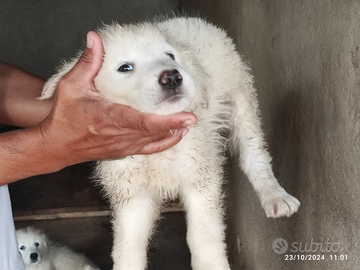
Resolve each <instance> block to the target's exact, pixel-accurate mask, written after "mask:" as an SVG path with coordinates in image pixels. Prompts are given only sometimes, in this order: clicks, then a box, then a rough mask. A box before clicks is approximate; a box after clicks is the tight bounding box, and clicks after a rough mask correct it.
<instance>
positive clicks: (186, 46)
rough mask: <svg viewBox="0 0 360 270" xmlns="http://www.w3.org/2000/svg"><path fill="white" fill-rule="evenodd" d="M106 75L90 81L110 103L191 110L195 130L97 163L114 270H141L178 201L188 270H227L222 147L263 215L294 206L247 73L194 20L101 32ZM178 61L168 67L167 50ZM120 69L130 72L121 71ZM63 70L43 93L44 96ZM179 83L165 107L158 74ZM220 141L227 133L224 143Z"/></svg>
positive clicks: (221, 39) (223, 42) (229, 45)
mask: <svg viewBox="0 0 360 270" xmlns="http://www.w3.org/2000/svg"><path fill="white" fill-rule="evenodd" d="M100 34H101V37H102V40H103V43H104V46H105V56H104V63H103V66H102V69H101V71H100V73H99V74H98V76H97V77H96V79H95V84H96V87H97V88H98V90H99V91H100V92H101V93H102V94H103V95H104V96H105V97H106V98H107V99H109V100H111V101H114V102H118V103H122V104H127V105H130V106H132V107H134V108H136V109H138V110H141V111H144V112H151V113H156V114H171V113H174V112H179V111H189V112H193V113H195V114H196V115H197V117H198V124H197V125H196V126H193V127H190V132H189V134H187V135H186V136H185V137H184V138H183V140H182V141H181V142H180V143H179V144H177V145H176V146H174V147H172V148H171V149H169V150H166V151H164V152H162V153H158V154H152V155H148V156H131V157H127V158H125V159H121V160H108V161H100V162H99V163H98V165H97V176H98V177H99V179H100V181H101V183H102V185H103V186H104V189H105V191H106V193H107V195H108V197H109V200H110V202H111V205H112V208H113V225H114V248H113V254H112V255H113V259H114V269H115V270H130V269H131V270H144V269H145V268H146V250H147V245H148V239H149V237H150V236H151V232H152V230H153V227H154V223H155V221H156V220H157V219H158V217H159V214H160V208H161V205H162V204H163V202H164V201H167V200H168V199H174V198H176V197H180V200H181V202H182V203H183V205H184V209H185V210H186V218H187V225H188V233H187V242H188V245H189V247H190V250H191V255H192V268H193V269H194V270H228V269H230V267H229V264H228V260H227V257H226V246H225V242H224V222H223V206H222V204H223V200H222V197H223V193H222V190H221V186H222V183H223V168H222V165H223V162H224V152H225V150H226V149H227V148H229V149H230V150H231V152H232V153H233V154H234V156H238V155H239V156H240V158H239V160H240V162H239V163H240V166H241V168H242V169H243V171H244V172H245V173H246V175H247V176H248V178H249V180H250V182H251V184H252V185H253V187H254V189H255V191H256V192H257V194H258V196H259V199H260V202H261V205H262V207H263V208H264V210H265V214H266V216H268V217H281V216H290V215H292V214H293V213H294V212H296V211H297V210H298V208H299V206H300V203H299V201H298V200H297V199H296V198H294V197H292V196H291V195H289V194H288V193H287V192H286V191H285V190H284V189H283V188H282V187H281V186H280V185H279V184H278V182H277V180H276V179H275V177H274V174H273V172H272V168H271V165H270V161H271V158H270V155H269V153H268V152H267V150H266V147H265V143H264V136H263V133H262V131H261V123H260V117H259V111H258V104H257V98H256V93H255V89H254V88H253V81H252V77H251V75H250V74H249V69H248V67H247V66H246V65H245V64H244V63H243V62H242V61H241V59H240V56H239V54H238V53H237V52H236V50H235V46H234V44H233V42H232V40H231V39H230V38H229V37H228V36H227V35H226V33H225V32H224V31H223V30H221V29H219V28H217V27H215V26H213V25H211V24H209V23H207V22H205V21H203V20H201V19H198V18H182V17H181V18H173V19H168V20H165V21H160V22H156V23H143V24H138V25H128V26H119V25H111V26H106V27H105V28H103V29H101V30H100ZM169 52H170V53H172V54H173V55H174V56H175V61H174V60H172V59H171V58H170V57H169V56H168V55H167V53H169ZM124 63H131V64H133V65H134V70H133V71H131V72H128V73H121V72H118V71H117V69H118V67H119V66H121V65H122V64H124ZM73 64H74V62H72V63H70V64H66V65H65V66H64V68H63V69H62V70H61V71H60V72H59V73H58V74H57V75H55V77H53V78H52V79H51V80H50V81H49V82H48V83H47V85H46V87H45V89H44V94H43V98H48V97H50V96H51V95H52V94H53V92H54V91H55V88H56V84H57V82H58V81H59V79H60V78H61V76H62V75H63V74H65V73H66V72H67V71H68V70H70V69H71V67H72V66H73ZM171 69H177V70H178V71H179V72H180V73H181V75H182V76H183V83H182V86H181V90H182V91H183V92H184V93H183V96H182V98H181V100H180V101H177V102H175V103H174V102H171V101H169V100H164V98H163V90H162V89H161V87H160V85H159V83H158V78H159V76H160V73H161V72H162V71H164V70H171ZM224 135H226V136H224Z"/></svg>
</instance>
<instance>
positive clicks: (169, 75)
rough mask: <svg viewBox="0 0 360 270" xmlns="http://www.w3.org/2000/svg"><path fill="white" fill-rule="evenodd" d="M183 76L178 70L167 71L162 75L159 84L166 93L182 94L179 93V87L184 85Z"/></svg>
mask: <svg viewBox="0 0 360 270" xmlns="http://www.w3.org/2000/svg"><path fill="white" fill-rule="evenodd" d="M182 80H183V79H182V76H181V74H180V72H179V71H178V70H176V69H173V70H165V71H163V72H162V73H161V74H160V77H159V83H160V85H161V88H162V89H163V90H164V91H170V92H172V93H171V94H172V95H174V94H180V93H177V92H178V87H179V86H180V85H181V83H182Z"/></svg>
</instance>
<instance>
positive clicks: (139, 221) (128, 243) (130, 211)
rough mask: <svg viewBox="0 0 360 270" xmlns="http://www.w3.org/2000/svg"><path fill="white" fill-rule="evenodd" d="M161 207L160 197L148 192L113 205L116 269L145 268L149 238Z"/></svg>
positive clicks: (138, 269)
mask: <svg viewBox="0 0 360 270" xmlns="http://www.w3.org/2000/svg"><path fill="white" fill-rule="evenodd" d="M160 207H161V200H160V199H159V198H156V197H155V196H152V195H150V194H148V193H145V192H144V193H139V194H136V195H135V196H133V197H131V198H128V199H127V200H126V201H124V203H123V204H122V205H118V206H115V207H114V206H113V215H114V220H113V229H114V246H113V252H112V257H113V260H114V268H113V269H114V270H145V269H146V265H147V246H148V240H149V238H150V236H151V233H152V230H153V227H154V224H155V221H156V220H157V218H158V217H159V215H160Z"/></svg>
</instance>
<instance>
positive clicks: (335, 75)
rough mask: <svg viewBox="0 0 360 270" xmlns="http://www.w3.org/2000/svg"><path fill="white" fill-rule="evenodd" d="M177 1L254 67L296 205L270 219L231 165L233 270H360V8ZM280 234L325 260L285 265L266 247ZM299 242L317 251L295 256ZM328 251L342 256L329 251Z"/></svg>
mask: <svg viewBox="0 0 360 270" xmlns="http://www.w3.org/2000/svg"><path fill="white" fill-rule="evenodd" d="M181 5H182V7H183V8H184V9H185V10H186V11H188V12H189V11H192V10H199V11H200V13H201V14H203V15H205V16H206V17H207V18H209V19H210V20H211V21H213V22H215V23H217V24H219V25H221V26H223V27H224V28H226V29H227V30H228V32H229V33H230V35H231V36H232V37H233V38H234V40H235V41H236V44H237V46H238V48H239V50H240V51H241V53H242V54H243V55H244V59H245V60H246V61H248V62H249V63H250V66H251V68H252V70H253V75H254V76H255V86H256V88H257V89H258V94H259V95H258V97H259V100H260V107H261V110H262V115H263V119H264V129H265V131H266V134H267V141H268V144H269V151H270V152H271V154H272V156H273V167H274V171H275V175H276V176H277V178H278V180H279V182H280V183H281V184H282V185H283V187H284V188H285V189H286V190H287V191H288V192H289V193H291V194H292V195H294V196H296V197H297V198H298V199H299V200H300V201H301V202H302V206H301V208H300V211H299V213H297V214H295V215H294V216H293V217H291V218H289V219H287V218H285V219H278V220H273V219H266V217H265V215H264V212H263V211H262V209H261V206H260V204H259V202H258V199H257V198H256V196H255V194H254V192H253V190H252V187H251V186H250V184H249V183H248V181H247V180H246V178H245V177H244V175H243V174H242V173H241V172H240V171H239V170H238V169H237V168H236V165H235V163H234V164H232V165H231V173H232V177H231V179H230V183H229V190H230V192H229V201H230V203H229V210H228V213H229V217H228V223H229V244H230V252H229V253H230V257H231V261H232V264H233V266H234V268H233V269H246V270H251V269H296V270H297V269H311V270H315V269H334V270H335V269H337V270H338V269H360V266H359V265H360V257H359V247H358V246H359V241H360V211H359V209H360V182H359V180H360V179H359V173H360V157H359V155H360V151H359V150H360V146H359V139H360V108H359V100H360V91H359V83H360V17H359V14H360V2H359V1H356V0H355V1H350V0H349V1H327V0H318V1H313V0H301V1H282V0H275V1H260V0H242V1H236V0H206V1H202V0H192V1H190V0H183V1H181ZM277 238H283V239H285V240H286V241H287V243H288V246H289V247H288V250H287V252H286V253H285V254H288V255H320V256H322V255H324V260H320V261H302V260H301V257H300V258H298V257H296V258H295V259H296V260H295V261H286V260H285V254H282V255H278V254H275V253H274V252H273V250H272V243H273V241H274V240H276V239H277ZM300 243H301V244H302V250H303V248H304V246H305V244H307V248H308V249H309V248H310V245H311V243H312V244H313V245H312V250H313V251H315V252H299V251H297V252H293V251H296V248H295V247H299V246H300ZM315 243H317V244H315ZM320 243H323V245H322V246H321V245H320ZM329 243H331V244H333V245H331V244H329ZM338 243H340V244H338ZM331 246H332V250H333V251H337V250H338V249H339V251H337V252H325V250H326V248H328V251H329V250H330V249H331ZM321 248H322V251H321ZM331 255H332V260H331ZM335 255H337V256H339V255H346V256H347V261H339V260H337V261H336V260H335V259H336V257H335ZM320 258H321V257H320ZM342 258H343V257H341V259H342ZM337 259H339V257H338V258H337Z"/></svg>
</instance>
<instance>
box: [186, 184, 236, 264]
mask: <svg viewBox="0 0 360 270" xmlns="http://www.w3.org/2000/svg"><path fill="white" fill-rule="evenodd" d="M211 189H212V190H211ZM221 197H222V196H221V190H220V188H219V187H213V186H211V187H210V188H209V186H208V187H206V188H203V187H202V188H201V189H198V188H196V187H194V186H191V187H187V188H184V190H183V191H182V192H181V200H182V202H183V204H184V207H185V210H186V219H187V242H188V245H189V248H190V251H191V266H192V269H193V270H230V267H229V263H228V259H227V256H226V244H225V233H224V232H225V225H224V223H223V213H222V212H223V210H222V206H221V204H222V202H221Z"/></svg>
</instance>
